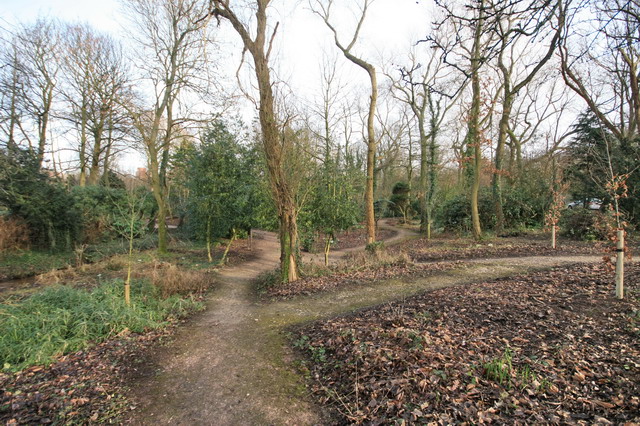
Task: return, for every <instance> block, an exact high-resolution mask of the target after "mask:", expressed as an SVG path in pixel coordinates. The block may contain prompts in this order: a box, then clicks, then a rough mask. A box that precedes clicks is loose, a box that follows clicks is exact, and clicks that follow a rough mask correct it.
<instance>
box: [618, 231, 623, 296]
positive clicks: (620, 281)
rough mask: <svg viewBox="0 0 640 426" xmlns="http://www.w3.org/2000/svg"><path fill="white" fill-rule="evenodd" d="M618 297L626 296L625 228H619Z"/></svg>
mask: <svg viewBox="0 0 640 426" xmlns="http://www.w3.org/2000/svg"><path fill="white" fill-rule="evenodd" d="M616 255H617V256H616V297H617V298H618V299H623V298H624V230H622V229H618V243H617V245H616Z"/></svg>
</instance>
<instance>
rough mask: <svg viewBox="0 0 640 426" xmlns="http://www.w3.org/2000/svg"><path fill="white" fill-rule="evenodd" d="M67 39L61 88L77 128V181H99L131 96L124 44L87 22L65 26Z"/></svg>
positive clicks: (90, 182) (91, 182)
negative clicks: (85, 23) (123, 105)
mask: <svg viewBox="0 0 640 426" xmlns="http://www.w3.org/2000/svg"><path fill="white" fill-rule="evenodd" d="M64 45H65V55H64V57H65V58H64V61H63V70H64V77H65V83H66V84H65V85H64V87H63V89H62V94H63V96H64V98H65V100H66V103H67V104H68V105H69V113H68V114H67V118H68V120H70V121H71V122H72V123H73V124H74V125H75V126H76V128H77V130H78V133H79V145H78V147H77V151H78V159H79V164H80V178H79V183H80V186H84V185H85V184H86V183H89V184H92V185H95V184H96V183H98V180H99V178H100V173H101V172H102V175H103V176H104V175H105V173H106V171H107V170H108V168H109V164H110V160H111V156H112V155H114V154H115V153H116V150H115V149H114V146H113V142H114V138H115V136H116V134H117V133H118V132H119V131H120V130H122V128H121V126H119V124H122V123H123V122H124V116H125V111H124V110H123V108H121V105H122V104H123V103H124V101H125V98H126V97H127V96H128V86H129V83H130V76H129V70H128V67H127V66H126V64H125V61H124V56H123V52H122V48H121V46H120V45H119V44H118V43H117V42H115V41H114V40H112V39H111V38H110V37H108V36H105V35H101V34H98V33H96V32H95V31H94V30H93V29H92V28H91V27H89V26H87V25H73V26H69V27H67V29H66V32H65V43H64ZM90 137H91V139H92V143H89V138H90ZM101 165H102V170H101V167H100V166H101Z"/></svg>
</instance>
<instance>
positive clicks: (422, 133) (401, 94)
mask: <svg viewBox="0 0 640 426" xmlns="http://www.w3.org/2000/svg"><path fill="white" fill-rule="evenodd" d="M443 65H444V64H443V62H442V57H441V56H440V55H439V54H438V51H431V54H430V55H429V56H428V57H427V58H426V61H425V62H424V63H421V62H420V61H419V60H418V58H417V56H416V52H415V51H413V52H411V53H410V55H409V64H408V65H407V66H402V67H400V68H399V70H398V71H399V72H398V74H397V75H388V77H389V78H390V79H391V81H392V92H393V95H394V97H395V98H396V99H398V100H400V101H401V102H403V103H405V104H407V105H408V106H409V107H410V109H411V111H412V113H413V116H414V118H415V120H416V124H417V127H418V137H419V139H420V177H419V186H418V200H419V202H420V211H421V215H420V232H422V233H424V234H426V235H427V238H431V225H432V223H433V208H434V201H435V195H436V189H437V173H438V164H439V159H438V157H439V153H438V143H437V140H438V137H439V133H440V129H441V127H442V123H443V121H444V119H445V117H446V115H447V112H448V111H449V110H450V109H451V108H452V107H453V106H454V105H456V100H457V98H458V96H459V95H460V94H461V93H462V90H463V89H464V86H465V83H464V82H456V81H454V80H453V79H451V75H450V74H451V72H450V70H447V69H445V67H444V66H443Z"/></svg>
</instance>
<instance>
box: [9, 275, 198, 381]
mask: <svg viewBox="0 0 640 426" xmlns="http://www.w3.org/2000/svg"><path fill="white" fill-rule="evenodd" d="M123 288H124V284H123V282H122V280H112V281H108V282H105V283H103V284H101V285H100V286H99V287H97V288H95V289H94V290H92V291H88V290H85V289H76V288H72V287H67V286H57V287H49V288H47V289H45V290H43V291H41V292H39V293H37V294H34V295H33V296H31V297H29V298H27V299H24V300H21V301H17V302H15V303H11V302H7V303H5V304H3V305H0V330H2V333H0V366H2V368H3V369H4V370H7V371H19V370H22V369H24V368H27V367H29V366H32V365H41V364H45V365H47V364H50V363H51V362H53V361H54V360H55V358H56V357H58V356H61V355H64V354H66V353H70V352H75V351H78V350H81V349H84V348H86V347H87V346H89V345H90V344H93V343H99V342H101V341H103V340H105V339H108V338H109V337H113V336H115V335H117V334H119V333H121V332H123V331H125V330H129V331H131V332H143V331H145V330H149V329H157V328H161V327H163V326H166V324H167V322H168V321H169V320H171V319H172V318H179V317H183V316H186V315H187V314H189V313H190V312H193V311H195V310H198V309H201V308H202V304H201V303H200V302H197V301H195V300H193V299H192V298H190V297H187V298H183V297H179V296H172V297H169V298H166V299H162V298H161V297H160V295H159V292H158V290H157V289H156V288H155V287H154V286H153V285H151V284H150V283H148V282H146V281H142V282H134V283H132V288H131V296H132V297H131V305H130V306H127V305H126V304H125V303H124V297H123Z"/></svg>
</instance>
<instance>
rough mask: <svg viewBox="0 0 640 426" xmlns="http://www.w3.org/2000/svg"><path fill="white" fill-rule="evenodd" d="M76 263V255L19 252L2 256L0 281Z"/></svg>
mask: <svg viewBox="0 0 640 426" xmlns="http://www.w3.org/2000/svg"><path fill="white" fill-rule="evenodd" d="M73 263H75V253H73V252H62V253H51V252H48V251H32V250H27V251H17V252H11V253H4V254H2V255H0V279H17V278H24V277H29V276H33V275H37V274H41V273H44V272H48V271H50V270H52V269H61V268H64V267H66V266H67V265H70V264H73Z"/></svg>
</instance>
